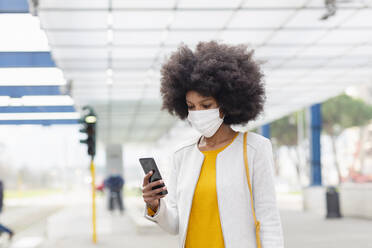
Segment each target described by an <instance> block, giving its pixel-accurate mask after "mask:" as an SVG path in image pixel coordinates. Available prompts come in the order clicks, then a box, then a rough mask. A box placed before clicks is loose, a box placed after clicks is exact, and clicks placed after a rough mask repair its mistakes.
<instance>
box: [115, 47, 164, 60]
mask: <svg viewBox="0 0 372 248" xmlns="http://www.w3.org/2000/svg"><path fill="white" fill-rule="evenodd" d="M157 51H158V48H157V47H144V48H122V47H114V48H113V53H112V57H113V59H119V58H120V59H121V58H123V59H135V58H137V59H141V60H142V59H151V58H154V57H155V55H156V52H157Z"/></svg>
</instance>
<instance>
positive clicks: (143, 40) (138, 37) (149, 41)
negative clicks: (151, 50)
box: [113, 31, 165, 46]
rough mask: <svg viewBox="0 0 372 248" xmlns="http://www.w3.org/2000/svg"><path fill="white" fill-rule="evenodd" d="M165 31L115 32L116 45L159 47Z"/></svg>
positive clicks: (114, 42)
mask: <svg viewBox="0 0 372 248" xmlns="http://www.w3.org/2000/svg"><path fill="white" fill-rule="evenodd" d="M164 32H165V31H146V32H138V31H127V32H123V31H114V39H113V44H114V45H138V46H141V45H152V46H156V45H159V44H160V43H161V42H162V41H163V37H164Z"/></svg>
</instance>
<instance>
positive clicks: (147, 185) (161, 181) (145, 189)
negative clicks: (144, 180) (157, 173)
mask: <svg viewBox="0 0 372 248" xmlns="http://www.w3.org/2000/svg"><path fill="white" fill-rule="evenodd" d="M163 183H164V182H163V180H158V181H155V182H152V183H148V184H146V185H145V186H144V187H143V191H142V192H146V191H150V190H152V188H153V187H155V186H157V185H160V184H163Z"/></svg>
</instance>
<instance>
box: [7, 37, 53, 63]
mask: <svg viewBox="0 0 372 248" xmlns="http://www.w3.org/2000/svg"><path fill="white" fill-rule="evenodd" d="M25 42H27V41H25ZM1 67H4V68H10V67H56V65H55V63H54V61H53V59H52V56H51V54H50V52H0V68H1Z"/></svg>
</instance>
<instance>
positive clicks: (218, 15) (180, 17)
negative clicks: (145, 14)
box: [170, 10, 233, 30]
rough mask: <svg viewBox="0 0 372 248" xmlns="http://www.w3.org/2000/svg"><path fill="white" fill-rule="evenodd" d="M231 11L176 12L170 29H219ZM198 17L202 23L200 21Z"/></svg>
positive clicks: (224, 23)
mask: <svg viewBox="0 0 372 248" xmlns="http://www.w3.org/2000/svg"><path fill="white" fill-rule="evenodd" d="M232 13H233V11H225V10H218V11H176V15H175V18H174V21H173V22H172V24H171V25H170V28H171V29H178V28H188V29H192V30H196V29H203V28H210V29H221V28H223V27H224V26H225V25H226V24H227V21H228V20H229V18H230V16H231V14H232ZM200 16H202V17H203V21H200V19H199V18H200Z"/></svg>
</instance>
